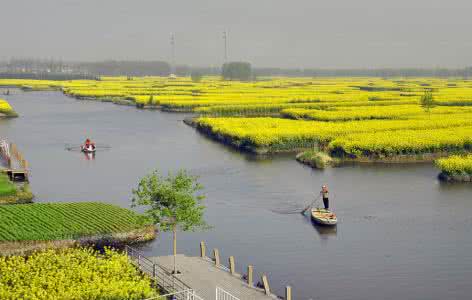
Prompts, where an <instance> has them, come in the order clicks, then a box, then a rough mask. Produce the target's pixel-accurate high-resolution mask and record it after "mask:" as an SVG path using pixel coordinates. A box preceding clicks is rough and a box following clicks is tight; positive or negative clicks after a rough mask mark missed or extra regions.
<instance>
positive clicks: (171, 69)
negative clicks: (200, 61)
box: [170, 32, 175, 74]
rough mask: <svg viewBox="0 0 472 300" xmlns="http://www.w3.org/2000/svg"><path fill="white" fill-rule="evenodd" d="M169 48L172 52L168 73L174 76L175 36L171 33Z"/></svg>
mask: <svg viewBox="0 0 472 300" xmlns="http://www.w3.org/2000/svg"><path fill="white" fill-rule="evenodd" d="M170 46H171V51H172V53H171V54H172V59H171V67H170V73H171V74H175V36H174V33H173V32H171V34H170Z"/></svg>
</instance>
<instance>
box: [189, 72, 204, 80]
mask: <svg viewBox="0 0 472 300" xmlns="http://www.w3.org/2000/svg"><path fill="white" fill-rule="evenodd" d="M190 77H191V78H192V81H193V82H200V81H201V80H202V77H203V74H202V73H200V72H199V71H192V73H191V74H190Z"/></svg>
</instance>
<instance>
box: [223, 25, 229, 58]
mask: <svg viewBox="0 0 472 300" xmlns="http://www.w3.org/2000/svg"><path fill="white" fill-rule="evenodd" d="M223 41H224V46H225V63H227V62H228V31H227V30H225V31H223Z"/></svg>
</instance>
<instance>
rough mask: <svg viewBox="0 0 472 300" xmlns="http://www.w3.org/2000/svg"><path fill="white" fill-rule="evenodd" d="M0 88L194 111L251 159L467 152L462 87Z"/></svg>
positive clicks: (146, 80)
mask: <svg viewBox="0 0 472 300" xmlns="http://www.w3.org/2000/svg"><path fill="white" fill-rule="evenodd" d="M0 86H19V87H22V88H23V89H25V90H44V89H53V90H61V91H62V92H63V93H65V94H66V95H69V96H72V97H76V98H85V99H97V100H106V101H114V102H117V103H126V104H133V103H134V104H136V105H138V106H144V107H145V106H157V107H160V108H161V109H163V110H171V111H193V112H196V113H198V114H200V115H202V116H204V117H203V118H200V119H198V120H197V121H196V123H197V124H198V128H200V129H201V130H204V131H205V132H207V133H211V134H213V135H214V136H217V137H219V138H224V139H225V142H228V141H229V142H230V143H232V144H234V145H236V146H238V147H243V148H248V149H251V150H257V149H261V148H264V151H269V152H270V151H274V152H275V151H294V150H299V149H305V148H310V147H313V146H314V145H318V146H321V147H322V148H323V149H325V150H331V151H332V152H335V153H336V154H347V155H350V156H356V157H357V156H359V155H361V156H362V155H398V154H400V153H402V154H408V153H412V154H413V153H419V152H421V153H429V152H437V151H442V152H444V151H446V152H447V151H448V150H447V149H450V148H449V146H451V147H452V148H453V149H456V150H462V151H463V152H468V151H470V150H471V149H470V145H469V143H468V140H467V139H465V138H466V136H464V135H463V133H464V132H465V133H468V130H469V128H470V126H472V124H471V119H472V80H467V79H462V78H449V79H443V78H391V79H384V78H369V77H344V78H308V77H305V78H288V77H285V78H284V77H272V78H260V79H259V80H257V81H252V82H239V81H224V80H221V79H220V78H219V77H203V78H202V80H201V81H199V82H193V81H192V80H191V78H189V77H178V78H168V77H133V78H128V77H103V78H101V79H100V80H96V81H95V80H72V81H40V80H8V79H1V80H0ZM425 92H431V93H432V95H433V98H434V103H433V105H432V107H427V108H425V107H421V106H420V100H421V98H422V96H423V95H424V94H425ZM123 100H125V101H123ZM267 117H271V118H267ZM294 119H295V120H294ZM447 128H455V129H456V130H457V131H456V132H453V134H451V137H448V140H447V143H446V144H445V146H444V147H443V146H441V147H437V145H432V144H431V143H432V142H431V141H432V140H433V139H434V138H433V137H436V138H440V137H441V139H442V137H444V134H445V133H444V132H446V131H445V130H446V129H447ZM419 130H421V131H422V132H414V131H419ZM438 130H439V131H438ZM427 133H430V136H429V137H427V135H428V134H427ZM456 133H457V134H456ZM356 139H360V140H356ZM378 139H380V140H378ZM451 139H452V140H451ZM426 140H428V142H427V141H426ZM330 143H331V144H330ZM328 145H330V146H329V147H328ZM457 145H462V146H458V147H459V148H460V149H457ZM334 149H335V150H336V151H334Z"/></svg>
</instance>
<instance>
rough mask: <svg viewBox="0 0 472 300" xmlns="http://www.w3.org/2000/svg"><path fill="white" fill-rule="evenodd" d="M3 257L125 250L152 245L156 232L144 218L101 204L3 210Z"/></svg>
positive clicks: (0, 249)
mask: <svg viewBox="0 0 472 300" xmlns="http://www.w3.org/2000/svg"><path fill="white" fill-rule="evenodd" d="M0 219H1V220H2V222H1V223H0V253H1V255H28V254H29V253H32V252H34V251H38V250H44V249H48V248H70V247H78V246H92V245H95V246H98V247H103V246H113V247H121V246H123V245H125V244H133V243H140V242H145V241H149V240H152V239H154V238H155V236H156V230H155V227H154V225H152V224H151V223H150V222H149V221H148V220H146V219H145V218H144V217H143V216H141V215H139V214H136V213H135V212H133V211H130V210H128V209H124V208H120V207H118V206H115V205H111V204H105V203H100V202H72V203H34V204H22V205H7V206H0Z"/></svg>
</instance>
